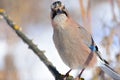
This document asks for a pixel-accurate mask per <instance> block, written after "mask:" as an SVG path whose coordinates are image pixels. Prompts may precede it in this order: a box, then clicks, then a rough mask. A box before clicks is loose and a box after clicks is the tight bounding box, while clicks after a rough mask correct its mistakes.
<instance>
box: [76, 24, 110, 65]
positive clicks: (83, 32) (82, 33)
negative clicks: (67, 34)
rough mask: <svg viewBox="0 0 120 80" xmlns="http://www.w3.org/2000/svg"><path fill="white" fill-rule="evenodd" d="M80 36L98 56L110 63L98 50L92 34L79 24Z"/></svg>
mask: <svg viewBox="0 0 120 80" xmlns="http://www.w3.org/2000/svg"><path fill="white" fill-rule="evenodd" d="M78 28H79V32H80V36H81V38H82V40H83V42H84V43H85V44H86V45H87V46H88V47H89V48H90V49H91V51H93V52H95V53H96V54H97V56H98V57H99V58H100V59H101V60H102V61H103V62H104V63H106V64H109V63H108V62H107V61H106V60H105V59H103V58H102V56H101V53H100V51H99V50H98V47H97V45H96V44H95V42H94V40H93V38H92V36H91V34H90V33H89V32H88V31H87V30H86V29H85V28H83V27H82V26H79V27H78Z"/></svg>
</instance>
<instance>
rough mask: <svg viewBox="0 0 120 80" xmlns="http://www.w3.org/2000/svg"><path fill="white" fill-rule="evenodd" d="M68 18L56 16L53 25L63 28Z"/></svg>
mask: <svg viewBox="0 0 120 80" xmlns="http://www.w3.org/2000/svg"><path fill="white" fill-rule="evenodd" d="M67 19H68V17H67V16H66V15H65V14H58V15H56V16H55V18H54V19H53V21H54V23H55V24H57V25H58V26H61V27H64V24H65V22H66V21H67Z"/></svg>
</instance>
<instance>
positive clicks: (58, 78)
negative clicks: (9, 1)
mask: <svg viewBox="0 0 120 80" xmlns="http://www.w3.org/2000/svg"><path fill="white" fill-rule="evenodd" d="M0 15H1V16H2V17H1V18H3V19H5V21H6V22H7V24H8V25H9V26H10V27H11V28H12V29H13V30H14V31H15V32H16V34H17V35H18V36H19V37H20V38H21V39H22V40H23V41H24V42H25V43H26V44H27V45H28V46H29V48H30V49H31V50H32V51H33V52H34V53H35V54H36V55H37V56H38V57H39V59H40V60H41V61H42V62H43V63H44V64H45V65H46V66H47V68H48V69H49V71H50V72H51V73H52V74H53V76H54V77H55V79H56V80H73V77H72V76H68V77H66V78H64V75H62V74H60V73H59V72H58V71H57V70H56V68H55V66H53V64H52V63H51V62H50V61H49V60H48V59H47V57H46V56H45V55H44V51H42V50H40V49H38V47H37V45H35V44H34V43H33V42H32V40H30V39H29V38H27V36H26V35H24V34H23V33H22V32H21V27H19V26H18V25H16V24H15V23H14V22H13V21H12V20H11V19H10V18H9V16H8V15H7V14H6V12H5V11H4V10H3V9H0ZM77 80H78V79H77ZM80 80H83V78H81V79H80Z"/></svg>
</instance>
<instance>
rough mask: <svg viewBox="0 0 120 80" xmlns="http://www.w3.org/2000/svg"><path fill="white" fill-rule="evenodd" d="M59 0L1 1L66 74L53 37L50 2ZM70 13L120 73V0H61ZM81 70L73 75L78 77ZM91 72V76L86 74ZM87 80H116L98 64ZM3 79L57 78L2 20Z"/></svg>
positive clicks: (0, 62) (0, 68) (0, 79)
mask: <svg viewBox="0 0 120 80" xmlns="http://www.w3.org/2000/svg"><path fill="white" fill-rule="evenodd" d="M53 1H56V0H0V8H3V9H5V10H6V12H7V14H8V15H9V16H10V17H11V18H12V20H13V21H14V22H15V23H16V24H18V25H19V26H21V27H22V31H23V32H24V33H25V34H26V35H27V36H28V37H29V38H30V39H31V40H33V42H34V43H35V44H37V45H38V47H39V48H40V49H41V50H45V55H46V56H47V57H48V59H49V60H50V61H51V62H52V63H53V64H54V66H56V68H57V70H58V71H59V72H60V73H62V74H65V73H66V72H67V71H68V70H69V67H67V66H66V65H65V64H64V63H63V62H62V60H61V59H60V57H59V55H58V53H57V51H56V48H55V46H54V44H53V40H52V34H53V30H52V26H51V21H50V5H51V3H52V2H53ZM61 1H62V2H63V3H64V4H65V6H66V8H67V9H68V11H69V14H70V15H71V16H72V18H73V19H74V20H76V21H77V22H78V23H79V24H81V25H82V26H84V27H85V28H86V29H87V30H88V31H89V32H90V33H91V34H92V35H93V38H94V40H95V41H96V43H97V45H98V47H99V49H100V51H101V52H102V56H103V57H104V58H105V59H107V60H108V61H109V62H110V65H111V67H112V68H114V69H115V70H116V71H117V72H118V73H120V0H61ZM79 72H80V70H73V71H72V72H71V73H70V74H71V75H74V76H76V75H77V73H79ZM86 75H87V76H86ZM82 77H84V78H85V80H112V79H111V78H110V77H109V76H108V75H106V74H104V73H103V72H102V71H101V70H100V69H99V68H98V67H95V68H93V69H89V70H86V71H85V72H84V73H83V74H82ZM0 80H54V77H53V76H52V74H51V73H50V72H49V70H48V69H47V68H46V66H45V65H44V64H43V63H42V61H40V59H39V58H38V57H37V56H36V55H35V54H34V53H33V52H32V51H31V50H30V49H28V46H27V45H26V44H25V43H24V42H23V41H22V40H21V39H20V38H19V37H18V36H17V35H16V34H15V32H14V31H13V30H12V29H11V28H10V27H9V26H8V25H7V24H6V22H5V21H4V20H2V19H0Z"/></svg>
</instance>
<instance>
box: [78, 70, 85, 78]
mask: <svg viewBox="0 0 120 80" xmlns="http://www.w3.org/2000/svg"><path fill="white" fill-rule="evenodd" d="M84 70H85V68H83V69H82V70H81V72H80V74H79V75H78V77H79V79H80V78H81V75H82V73H83V71H84Z"/></svg>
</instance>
